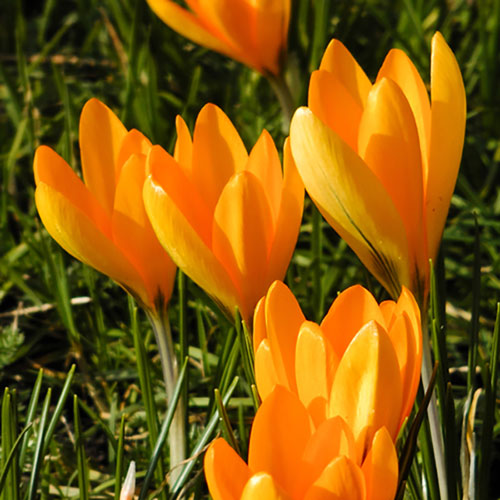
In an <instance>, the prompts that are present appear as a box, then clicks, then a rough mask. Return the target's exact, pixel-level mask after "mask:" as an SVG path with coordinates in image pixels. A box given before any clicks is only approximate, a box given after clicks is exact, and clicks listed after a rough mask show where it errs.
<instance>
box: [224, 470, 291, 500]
mask: <svg viewBox="0 0 500 500" xmlns="http://www.w3.org/2000/svg"><path fill="white" fill-rule="evenodd" d="M226 498H228V497H224V500H226ZM257 498H258V499H259V500H292V499H291V497H289V496H288V495H287V494H286V492H285V491H283V489H282V488H280V486H279V484H277V483H276V482H275V481H274V479H273V477H272V476H271V475H270V474H266V473H265V472H258V473H257V474H254V475H253V476H252V477H251V478H250V479H249V480H248V482H247V484H246V485H245V489H244V490H243V493H242V495H241V500H256V499H257ZM214 500H215V499H214ZM239 500H240V499H239Z"/></svg>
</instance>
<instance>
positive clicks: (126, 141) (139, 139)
mask: <svg viewBox="0 0 500 500" xmlns="http://www.w3.org/2000/svg"><path fill="white" fill-rule="evenodd" d="M151 146H152V144H151V141H150V140H149V139H148V138H147V137H146V136H145V135H144V134H142V133H141V132H139V131H138V130H135V129H132V130H130V131H129V132H127V135H126V136H125V137H124V138H123V141H122V143H121V146H120V150H119V151H118V157H117V160H116V164H117V170H116V179H115V182H116V184H118V181H119V178H120V175H121V169H122V168H123V165H125V162H126V161H127V160H128V159H129V158H130V157H131V156H132V155H133V154H136V155H144V157H146V155H147V154H148V152H149V150H150V149H151ZM138 191H142V185H141V188H140V189H138ZM115 196H116V193H115ZM141 205H142V203H141Z"/></svg>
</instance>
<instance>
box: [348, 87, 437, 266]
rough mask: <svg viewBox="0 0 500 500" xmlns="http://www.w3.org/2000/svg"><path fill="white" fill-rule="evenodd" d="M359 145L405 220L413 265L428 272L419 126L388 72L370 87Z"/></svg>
mask: <svg viewBox="0 0 500 500" xmlns="http://www.w3.org/2000/svg"><path fill="white" fill-rule="evenodd" d="M358 148H359V149H358V152H359V155H360V156H361V157H362V158H363V159H364V161H365V162H366V164H367V165H368V166H369V167H370V169H371V170H372V171H373V172H374V173H375V175H376V176H377V178H378V179H379V180H380V182H381V183H382V184H383V186H384V188H385V190H386V191H387V193H388V194H389V196H390V197H391V199H392V201H393V202H394V205H395V206H396V209H397V211H398V213H399V215H400V216H401V219H402V220H403V224H404V225H405V228H406V235H407V238H408V246H409V248H410V252H411V255H412V259H413V266H415V268H414V269H412V270H411V271H412V272H413V273H415V275H418V274H420V275H425V274H426V270H427V267H428V259H427V252H426V244H425V227H424V217H423V187H422V161H421V157H420V143H419V138H418V132H417V128H416V125H415V119H414V117H413V113H412V111H411V108H410V105H409V104H408V101H407V100H406V97H405V96H404V94H403V93H402V91H401V89H400V88H399V87H398V86H397V85H396V84H395V83H394V82H393V81H391V80H388V79H387V78H382V79H381V80H380V81H379V82H378V83H376V84H375V85H374V86H373V88H372V90H371V91H370V94H369V96H368V100H367V102H366V107H365V110H364V113H363V117H362V118H361V122H360V125H359V136H358ZM418 270H420V273H419V272H418Z"/></svg>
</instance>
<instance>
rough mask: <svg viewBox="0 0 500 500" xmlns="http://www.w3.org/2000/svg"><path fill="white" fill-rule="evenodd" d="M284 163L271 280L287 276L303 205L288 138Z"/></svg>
mask: <svg viewBox="0 0 500 500" xmlns="http://www.w3.org/2000/svg"><path fill="white" fill-rule="evenodd" d="M283 164H284V179H283V185H282V193H281V202H280V205H279V212H278V217H277V221H276V226H275V233H274V238H273V242H272V246H271V250H270V253H269V266H268V277H267V280H268V282H271V281H273V280H275V279H283V278H284V276H285V273H286V270H287V268H288V265H289V263H290V259H291V258H292V255H293V251H294V249H295V245H296V243H297V238H298V235H299V230H300V223H301V220H302V210H303V208H304V184H303V183H302V179H301V178H300V175H299V173H298V171H297V167H296V166H295V163H294V161H293V157H292V152H291V150H290V142H289V140H288V139H286V140H285V146H284V150H283Z"/></svg>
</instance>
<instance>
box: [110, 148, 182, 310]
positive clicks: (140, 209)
mask: <svg viewBox="0 0 500 500" xmlns="http://www.w3.org/2000/svg"><path fill="white" fill-rule="evenodd" d="M145 163H146V158H145V157H144V155H140V156H139V155H135V154H134V155H132V156H131V157H130V158H129V160H128V161H127V162H126V163H125V164H124V165H123V167H122V169H121V172H120V177H119V180H118V183H117V186H116V194H115V206H114V211H113V217H112V225H113V241H114V242H115V243H116V244H117V245H118V246H119V247H120V249H121V250H122V252H123V253H124V254H125V255H127V257H128V258H129V260H130V261H131V262H134V264H135V267H136V268H137V269H138V270H140V272H141V275H142V276H143V279H144V283H145V286H146V288H147V289H148V292H149V298H150V303H149V304H150V308H153V305H154V303H155V302H156V301H157V299H158V297H159V296H160V295H161V298H162V299H163V301H165V302H167V301H168V300H169V299H170V296H171V294H172V288H173V286H174V277H175V271H176V267H175V264H174V263H173V262H172V260H171V259H170V257H169V256H168V255H167V253H166V252H165V250H164V249H163V248H162V246H161V245H160V243H159V242H158V239H157V238H156V235H155V233H154V231H153V228H152V227H151V223H150V222H149V219H148V217H147V215H146V210H145V208H144V202H143V199H142V187H143V185H144V179H145Z"/></svg>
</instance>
